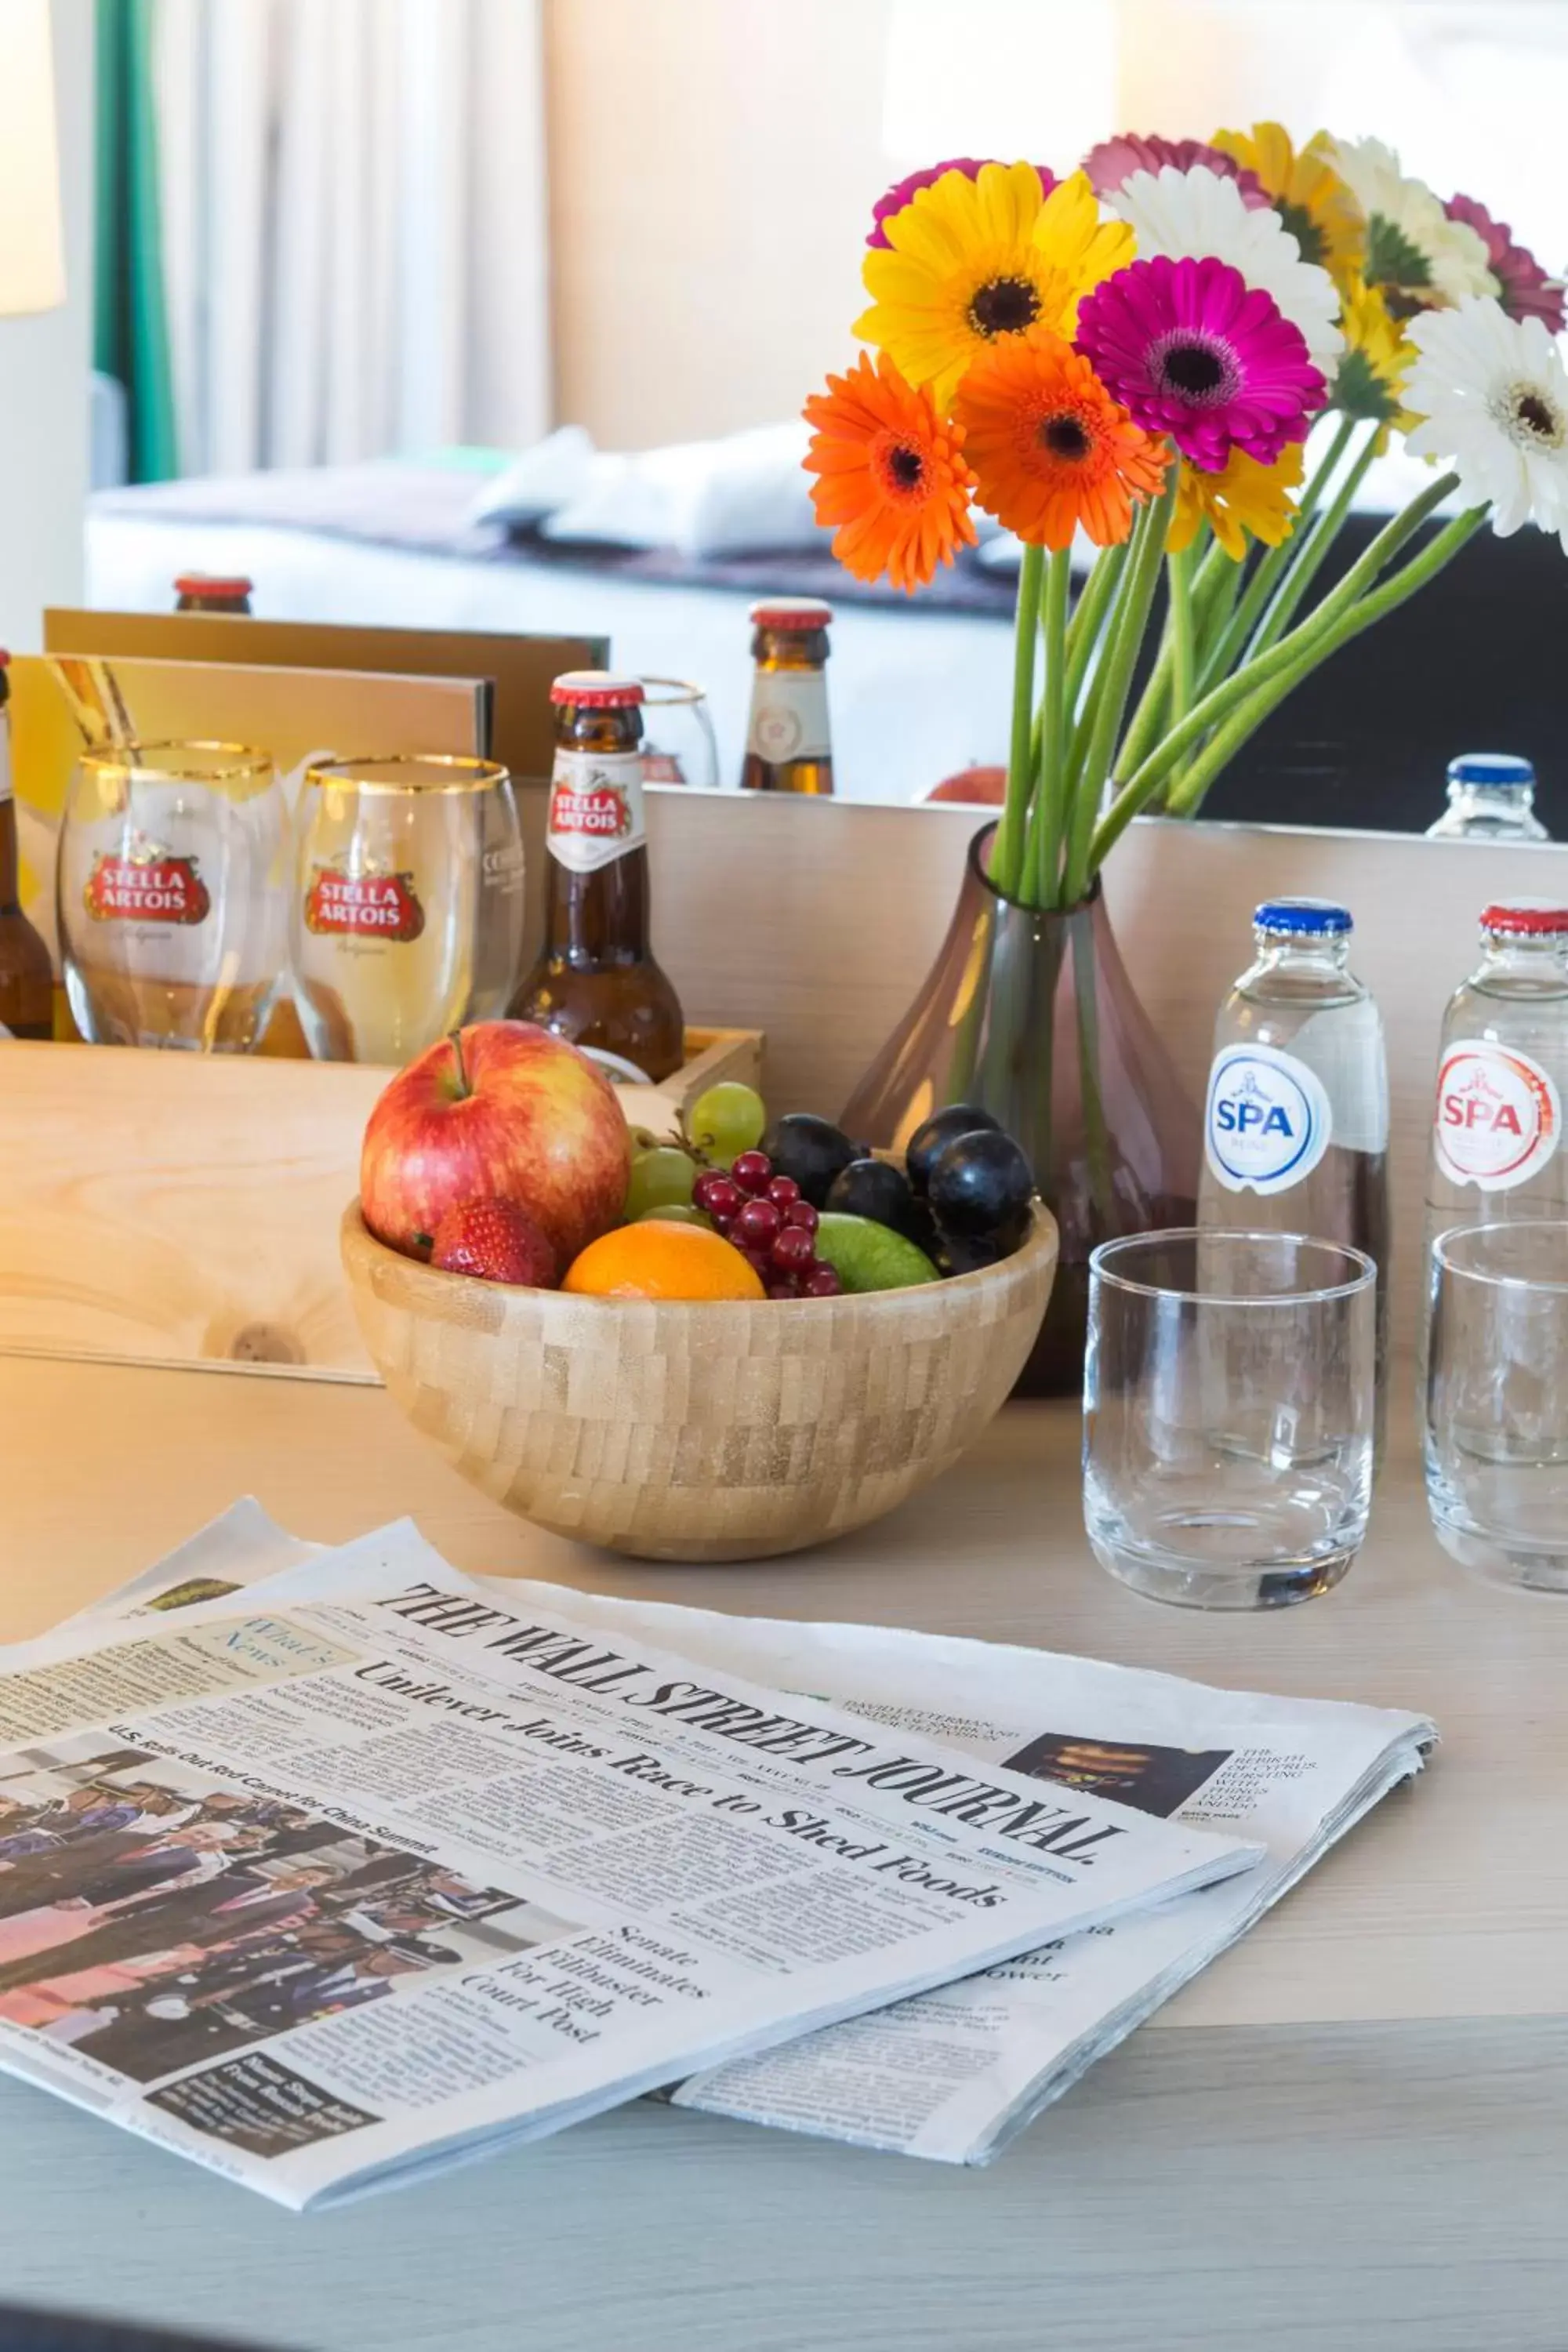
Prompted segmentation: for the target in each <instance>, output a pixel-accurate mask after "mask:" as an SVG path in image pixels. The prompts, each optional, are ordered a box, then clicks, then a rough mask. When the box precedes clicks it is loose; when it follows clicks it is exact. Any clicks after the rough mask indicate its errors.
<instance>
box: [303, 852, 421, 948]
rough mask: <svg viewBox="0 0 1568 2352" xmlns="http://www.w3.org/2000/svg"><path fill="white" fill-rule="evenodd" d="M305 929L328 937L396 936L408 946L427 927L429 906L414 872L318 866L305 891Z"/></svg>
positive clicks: (381, 937)
mask: <svg viewBox="0 0 1568 2352" xmlns="http://www.w3.org/2000/svg"><path fill="white" fill-rule="evenodd" d="M305 929H307V930H308V931H314V932H315V933H316V934H317V935H318V937H321V938H326V939H342V938H345V937H347V938H353V939H373V940H399V941H400V942H401V943H402V944H403V945H405V946H406V945H407V944H408V942H409V941H410V940H416V939H417V938H418V937H419V934H420V932H421V931H422V930H423V929H425V909H424V908H423V907H422V906H421V905H420V903H419V894H418V892H417V891H416V889H415V887H414V877H413V875H412V874H395V873H393V872H391V871H390V870H386V869H380V868H377V867H375V866H362V867H361V868H360V869H359V871H358V872H357V873H350V872H349V871H348V870H347V868H346V866H345V865H342V864H333V865H330V866H317V867H316V869H315V871H314V872H313V873H312V875H311V877H310V887H309V888H308V889H307V890H306V893H305Z"/></svg>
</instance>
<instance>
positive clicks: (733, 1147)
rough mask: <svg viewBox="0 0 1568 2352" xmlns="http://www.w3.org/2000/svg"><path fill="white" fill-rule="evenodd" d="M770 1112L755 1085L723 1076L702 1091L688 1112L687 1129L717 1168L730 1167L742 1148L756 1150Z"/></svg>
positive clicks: (694, 1144) (696, 1146) (693, 1143)
mask: <svg viewBox="0 0 1568 2352" xmlns="http://www.w3.org/2000/svg"><path fill="white" fill-rule="evenodd" d="M767 1123H768V1115H767V1112H766V1110H765V1109H764V1108H763V1098H762V1097H761V1095H760V1094H758V1093H757V1091H756V1089H755V1087H743V1086H742V1084H741V1082H740V1080H739V1079H738V1078H721V1080H720V1081H719V1084H718V1085H717V1086H716V1087H709V1088H708V1090H707V1092H706V1093H704V1094H700V1095H699V1096H698V1097H697V1100H696V1101H695V1102H694V1103H693V1104H692V1106H691V1108H690V1110H689V1112H688V1114H687V1119H686V1131H687V1134H688V1136H689V1138H690V1140H691V1143H692V1145H693V1147H694V1148H695V1150H698V1151H700V1152H701V1153H702V1155H703V1157H704V1159H706V1160H710V1162H711V1163H712V1165H713V1166H714V1167H715V1168H728V1167H729V1165H730V1163H731V1160H737V1159H738V1158H739V1157H740V1155H741V1153H742V1151H754V1150H756V1148H757V1145H758V1144H759V1143H760V1142H761V1141H762V1139H763V1129H765V1128H766V1126H767Z"/></svg>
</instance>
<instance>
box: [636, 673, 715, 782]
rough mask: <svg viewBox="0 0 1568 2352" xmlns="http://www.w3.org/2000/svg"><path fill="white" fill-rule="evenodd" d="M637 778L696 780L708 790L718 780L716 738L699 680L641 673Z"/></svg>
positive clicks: (706, 700)
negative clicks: (640, 753)
mask: <svg viewBox="0 0 1568 2352" xmlns="http://www.w3.org/2000/svg"><path fill="white" fill-rule="evenodd" d="M637 683H638V685H639V686H640V687H641V688H642V690H643V770H642V772H643V782H644V783H645V784H698V785H700V786H701V787H702V788H703V790H704V791H707V792H712V791H714V790H715V789H716V787H717V785H718V782H719V741H718V738H717V736H716V735H715V734H714V732H713V715H712V713H711V711H710V709H709V708H708V697H707V696H706V695H705V694H704V693H703V691H702V688H700V686H693V685H691V684H690V682H689V680H688V679H686V678H683V677H643V678H639V679H638V680H637Z"/></svg>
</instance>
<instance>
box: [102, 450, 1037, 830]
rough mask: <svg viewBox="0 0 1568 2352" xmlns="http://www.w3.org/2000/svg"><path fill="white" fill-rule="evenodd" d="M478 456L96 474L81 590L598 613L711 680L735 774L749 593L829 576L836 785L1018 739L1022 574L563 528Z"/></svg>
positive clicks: (657, 671) (286, 605)
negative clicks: (922, 591) (898, 576)
mask: <svg viewBox="0 0 1568 2352" xmlns="http://www.w3.org/2000/svg"><path fill="white" fill-rule="evenodd" d="M479 487H480V485H479V483H478V482H477V481H476V478H475V467H474V466H473V464H472V462H471V461H470V462H468V463H466V464H462V463H455V462H431V461H426V462H423V463H417V464H416V463H411V462H405V461H401V460H387V461H384V462H381V463H377V464H374V465H364V466H352V467H328V468H323V469H321V470H320V471H318V472H309V473H273V474H252V475H244V476H238V477H236V478H233V479H218V480H201V481H182V482H167V483H158V484H155V485H153V486H150V487H148V488H141V489H125V490H110V491H103V492H100V493H99V494H98V495H97V496H96V497H94V498H93V499H92V500H91V501H90V503H89V514H88V528H87V556H88V597H89V603H91V604H97V605H101V606H105V607H110V608H115V609H118V610H121V611H133V612H142V611H151V612H160V611H166V610H169V609H170V608H171V607H172V604H173V602H174V594H173V590H172V588H171V585H170V583H171V582H172V581H173V580H174V575H175V573H176V572H184V571H205V572H233V571H239V572H247V573H248V574H249V575H250V577H251V578H252V579H253V580H254V582H255V583H256V598H255V601H256V608H257V610H258V612H259V613H263V614H266V615H267V616H268V618H269V619H273V620H310V621H355V622H362V623H381V624H389V625H400V626H411V627H426V628H445V629H452V628H458V629H460V628H476V629H517V630H543V631H547V632H550V633H551V634H553V635H559V634H563V633H571V632H574V631H586V632H589V633H591V634H595V635H607V636H608V637H609V639H610V643H611V647H612V658H613V659H614V661H615V663H616V667H618V668H626V669H630V670H635V671H639V672H647V673H651V674H654V675H664V676H671V677H686V678H690V679H693V680H695V681H696V683H698V684H699V685H700V686H702V687H703V688H705V689H706V691H707V693H708V695H709V698H710V704H711V708H712V713H713V719H714V724H715V728H716V730H717V732H718V737H719V747H720V761H721V772H720V780H721V782H725V783H729V782H733V781H734V780H735V779H736V778H737V777H738V775H739V772H740V766H741V755H742V746H743V740H744V735H745V725H746V705H747V698H748V696H749V694H750V690H751V676H752V660H751V631H750V629H749V627H748V625H747V620H746V613H747V608H748V606H749V605H750V604H752V602H753V601H754V599H755V598H756V597H758V596H760V595H762V594H764V593H773V594H795V593H798V594H809V595H820V594H826V595H827V596H829V597H830V598H831V601H832V603H833V605H834V607H835V610H836V613H837V620H836V622H835V625H834V629H833V657H832V666H831V668H830V671H829V678H830V687H831V694H832V710H833V732H834V750H835V756H836V762H837V773H838V777H839V779H840V789H841V790H845V791H847V792H850V793H853V795H854V797H855V798H857V799H858V800H874V801H910V800H917V799H921V798H923V797H924V795H925V793H927V792H928V791H929V790H930V788H931V785H932V784H934V783H936V782H938V781H939V780H940V779H941V778H942V777H943V776H945V775H948V774H950V773H952V771H953V770H955V769H958V768H963V767H967V766H969V765H970V764H971V763H972V762H973V761H988V760H995V759H997V758H999V757H1003V756H1005V749H1004V748H1003V747H1004V746H1005V730H1006V723H1007V695H1008V691H1009V678H1010V676H1011V667H1012V657H1013V656H1012V629H1011V616H1012V602H1013V583H1012V582H1011V580H1010V579H1008V578H1007V577H1005V575H1004V576H1001V577H994V576H990V575H988V574H987V573H986V572H985V571H984V569H983V568H982V567H981V566H980V565H979V564H977V563H973V562H971V563H968V564H966V565H965V566H964V567H963V572H962V573H960V574H955V575H954V576H953V577H952V579H950V580H948V581H946V582H945V583H938V584H937V585H936V587H935V588H934V589H933V591H932V592H931V593H930V594H928V595H925V596H922V597H921V598H919V599H917V600H915V601H914V602H913V603H912V604H911V603H910V602H909V601H908V600H906V599H905V598H904V597H903V596H901V595H900V594H898V593H896V592H892V591H882V592H868V591H866V590H863V589H859V588H858V586H857V583H854V582H853V581H849V580H847V578H846V576H845V574H844V573H843V572H840V571H839V569H838V567H837V564H836V563H834V562H833V560H832V558H831V556H830V555H829V554H828V553H827V551H826V547H821V548H806V549H801V548H795V549H791V550H787V551H783V552H781V553H779V554H775V555H746V556H736V555H730V556H726V557H722V558H718V557H703V556H696V555H684V554H681V553H679V552H678V551H674V550H664V549H659V550H640V551H638V550H626V549H621V548H616V547H613V546H609V545H595V544H586V543H584V544H566V543H560V542H552V541H549V540H547V539H546V538H544V537H543V536H542V534H540V533H539V532H538V531H517V530H510V531H509V530H507V529H505V528H504V527H502V526H500V525H499V524H494V523H491V524H485V523H479V524H476V523H475V522H474V521H473V520H472V519H471V518H472V511H473V507H474V500H475V493H476V489H477V488H479Z"/></svg>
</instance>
